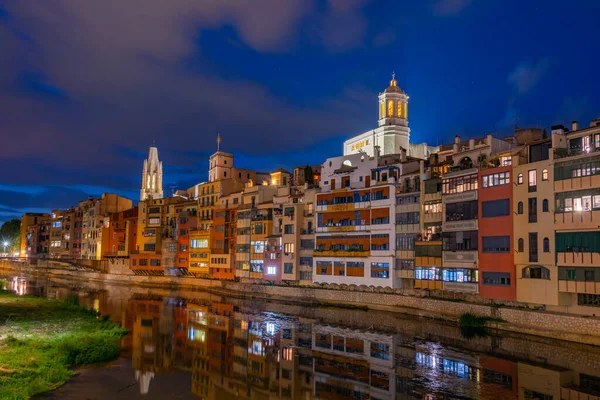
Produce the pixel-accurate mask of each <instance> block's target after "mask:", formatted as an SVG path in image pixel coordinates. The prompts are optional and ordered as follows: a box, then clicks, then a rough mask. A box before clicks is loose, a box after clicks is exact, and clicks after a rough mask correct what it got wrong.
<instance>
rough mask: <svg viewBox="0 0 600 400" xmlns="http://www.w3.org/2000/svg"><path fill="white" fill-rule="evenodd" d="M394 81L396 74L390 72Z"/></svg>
mask: <svg viewBox="0 0 600 400" xmlns="http://www.w3.org/2000/svg"><path fill="white" fill-rule="evenodd" d="M394 79H396V72H394V71H392V80H394Z"/></svg>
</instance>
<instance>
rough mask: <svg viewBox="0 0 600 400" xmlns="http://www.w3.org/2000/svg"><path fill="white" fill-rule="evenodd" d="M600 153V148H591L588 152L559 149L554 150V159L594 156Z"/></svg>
mask: <svg viewBox="0 0 600 400" xmlns="http://www.w3.org/2000/svg"><path fill="white" fill-rule="evenodd" d="M598 152H600V147H589V148H588V149H587V150H583V149H582V148H573V149H566V148H557V149H554V159H555V160H559V159H561V158H567V157H576V156H581V155H587V154H593V153H598Z"/></svg>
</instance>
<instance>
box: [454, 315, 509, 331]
mask: <svg viewBox="0 0 600 400" xmlns="http://www.w3.org/2000/svg"><path fill="white" fill-rule="evenodd" d="M487 322H504V320H503V319H502V318H494V317H479V316H477V315H475V314H472V313H465V314H463V315H461V316H460V320H459V321H458V324H459V325H460V327H461V328H485V324H486V323H487Z"/></svg>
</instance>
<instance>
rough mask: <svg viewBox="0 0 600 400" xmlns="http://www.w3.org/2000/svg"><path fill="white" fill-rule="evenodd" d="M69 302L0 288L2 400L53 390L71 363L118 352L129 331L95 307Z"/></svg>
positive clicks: (112, 356)
mask: <svg viewBox="0 0 600 400" xmlns="http://www.w3.org/2000/svg"><path fill="white" fill-rule="evenodd" d="M67 300H68V301H64V302H63V301H56V300H47V299H42V298H37V297H32V296H17V295H15V294H13V293H9V292H6V291H0V399H27V398H29V397H31V396H32V395H34V394H37V393H42V392H46V391H49V390H53V389H55V388H57V387H58V386H60V385H62V384H63V383H64V382H66V381H67V380H68V379H69V378H70V377H71V375H72V374H73V371H72V368H74V367H76V366H79V365H83V364H90V363H95V362H101V361H110V360H113V359H115V358H116V357H118V355H119V352H120V349H119V346H118V340H119V339H120V338H121V337H122V336H123V335H125V334H126V333H127V331H126V330H125V329H121V328H119V327H118V326H117V325H115V324H114V323H112V322H111V321H110V318H109V317H108V316H104V317H100V316H99V314H98V313H97V312H96V311H94V310H87V309H84V308H82V307H80V306H79V304H78V301H77V300H78V299H77V297H75V296H73V297H71V298H69V299H67Z"/></svg>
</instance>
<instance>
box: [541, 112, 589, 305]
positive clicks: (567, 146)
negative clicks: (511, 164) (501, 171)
mask: <svg viewBox="0 0 600 400" xmlns="http://www.w3.org/2000/svg"><path fill="white" fill-rule="evenodd" d="M552 148H553V149H554V176H553V178H554V202H553V203H554V204H552V205H551V206H550V205H549V207H552V208H553V209H554V228H555V230H556V248H555V251H556V265H557V267H558V300H559V305H561V306H568V307H569V308H568V310H569V312H578V313H582V314H583V313H585V314H595V313H597V312H598V309H599V308H598V307H600V222H599V221H600V119H596V120H594V121H592V122H591V124H590V126H589V127H586V128H582V129H580V128H579V126H578V124H577V122H573V125H572V129H571V132H567V131H566V130H565V129H563V128H562V126H561V127H552ZM538 179H539V178H538ZM549 179H550V178H549ZM548 235H549V236H550V233H549V232H548ZM548 239H549V238H548ZM542 240H545V239H542ZM550 245H551V244H550ZM544 246H546V244H545V243H544V242H542V251H544V250H545V247H544ZM551 250H552V249H550V251H551ZM532 273H534V272H530V274H532ZM544 278H546V277H544ZM552 278H553V277H552V276H550V279H552Z"/></svg>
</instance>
